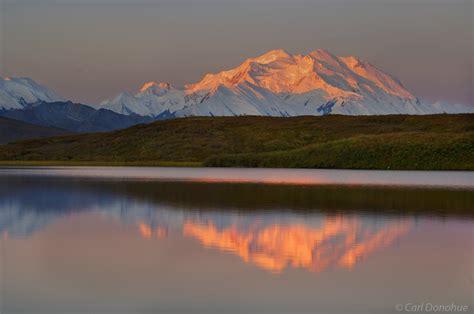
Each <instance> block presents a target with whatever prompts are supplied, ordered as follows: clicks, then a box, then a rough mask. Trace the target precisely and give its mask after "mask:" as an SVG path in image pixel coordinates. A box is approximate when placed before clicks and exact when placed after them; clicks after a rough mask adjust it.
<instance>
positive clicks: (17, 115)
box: [0, 101, 152, 132]
mask: <svg viewBox="0 0 474 314" xmlns="http://www.w3.org/2000/svg"><path fill="white" fill-rule="evenodd" d="M0 116H3V117H8V118H12V119H16V120H20V121H24V122H28V123H31V124H35V125H39V126H47V127H55V128H61V129H64V130H69V131H72V132H103V131H111V130H116V129H122V128H127V127H129V126H132V125H136V124H140V123H147V122H150V121H151V120H152V119H151V118H150V117H142V116H139V115H136V114H133V113H132V114H129V115H122V114H118V113H116V112H113V111H110V110H106V109H98V110H97V109H94V108H92V107H90V106H86V105H82V104H75V103H72V102H70V101H67V102H52V103H47V102H39V103H35V104H31V105H27V106H25V108H24V109H14V110H0Z"/></svg>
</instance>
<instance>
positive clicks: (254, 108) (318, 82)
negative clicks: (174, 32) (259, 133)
mask: <svg viewBox="0 0 474 314" xmlns="http://www.w3.org/2000/svg"><path fill="white" fill-rule="evenodd" d="M99 107H100V108H105V109H109V110H112V111H115V112H117V113H121V114H126V115H128V114H132V113H135V114H138V115H142V116H143V115H145V116H151V117H186V116H239V115H263V116H299V115H324V114H343V115H387V114H435V113H461V112H474V108H473V107H472V106H466V105H447V104H441V103H436V104H426V103H422V102H421V101H420V100H419V99H418V98H417V97H416V96H414V95H413V94H412V93H411V92H410V91H409V90H407V89H406V88H405V87H404V86H403V84H402V83H401V82H400V81H399V80H398V79H396V78H394V77H393V76H391V75H389V74H387V73H385V72H383V71H381V70H380V69H378V68H376V67H375V66H374V65H372V64H371V63H369V62H366V61H363V60H361V59H358V58H356V57H352V56H350V57H338V56H335V55H333V54H331V53H329V52H328V51H326V50H322V49H318V50H315V51H313V52H311V53H309V54H308V55H305V56H303V55H291V54H289V53H287V52H285V51H283V50H272V51H270V52H268V53H266V54H264V55H261V56H260V57H257V58H250V59H247V60H245V61H244V62H243V63H242V64H241V65H240V66H238V67H236V68H234V69H230V70H227V71H222V72H219V73H217V74H207V75H205V76H204V78H203V79H202V80H201V81H200V82H198V83H196V84H190V85H186V86H185V87H184V88H176V87H173V86H172V85H171V84H169V83H156V82H149V83H146V84H145V85H144V86H143V87H142V88H141V89H140V91H139V92H137V93H136V94H134V95H132V94H130V93H122V94H120V95H118V96H117V97H115V98H113V99H111V100H106V101H104V102H102V103H101V104H100V105H99Z"/></svg>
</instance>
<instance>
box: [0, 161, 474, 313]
mask: <svg viewBox="0 0 474 314" xmlns="http://www.w3.org/2000/svg"><path fill="white" fill-rule="evenodd" d="M0 235H1V242H0V250H1V251H0V289H1V290H0V313H1V314H6V313H400V311H398V306H400V304H401V305H402V306H406V304H422V303H423V304H426V303H431V304H433V305H449V304H455V305H465V306H467V307H468V308H469V311H468V313H472V311H473V294H474V266H473V265H474V252H473V244H474V172H424V171H351V170H301V169H295V170H285V169H266V170H263V169H200V168H189V169H188V168H126V167H124V168H113V167H111V168H105V167H84V168H81V167H32V168H2V169H0ZM397 305H398V306H397ZM402 312H407V311H405V310H402ZM419 312H420V311H419ZM422 312H423V311H422ZM425 312H426V311H425Z"/></svg>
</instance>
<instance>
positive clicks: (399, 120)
mask: <svg viewBox="0 0 474 314" xmlns="http://www.w3.org/2000/svg"><path fill="white" fill-rule="evenodd" d="M0 160H30V161H44V160H49V161H105V162H117V161H120V162H143V163H147V162H150V161H187V162H192V161H197V162H203V163H204V164H205V165H207V166H251V167H303V168H304V167H317V168H360V169H474V115H468V114H465V115H434V116H358V117H353V116H352V117H351V116H322V117H294V118H271V117H254V116H244V117H200V118H198V117H196V118H185V119H174V120H167V121H158V122H155V123H151V124H147V125H138V126H134V127H131V128H128V129H124V130H119V131H114V132H108V133H97V134H94V133H91V134H82V135H73V136H65V137H58V138H48V139H41V140H30V141H23V142H19V143H14V144H8V145H4V146H1V147H0Z"/></svg>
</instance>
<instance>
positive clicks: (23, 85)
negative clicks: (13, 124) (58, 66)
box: [0, 77, 63, 110]
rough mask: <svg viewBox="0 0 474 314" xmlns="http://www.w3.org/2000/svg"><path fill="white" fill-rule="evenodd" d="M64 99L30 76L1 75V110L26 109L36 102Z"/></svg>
mask: <svg viewBox="0 0 474 314" xmlns="http://www.w3.org/2000/svg"><path fill="white" fill-rule="evenodd" d="M62 100H63V99H62V98H61V97H60V96H58V95H57V94H56V93H55V92H53V91H52V90H50V89H48V88H47V87H45V86H42V85H40V84H38V83H36V82H35V81H34V80H32V79H30V78H24V77H21V78H9V77H6V78H1V77H0V110H1V109H4V110H10V109H24V108H25V107H27V105H29V104H33V103H36V102H40V101H44V102H55V101H62Z"/></svg>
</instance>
